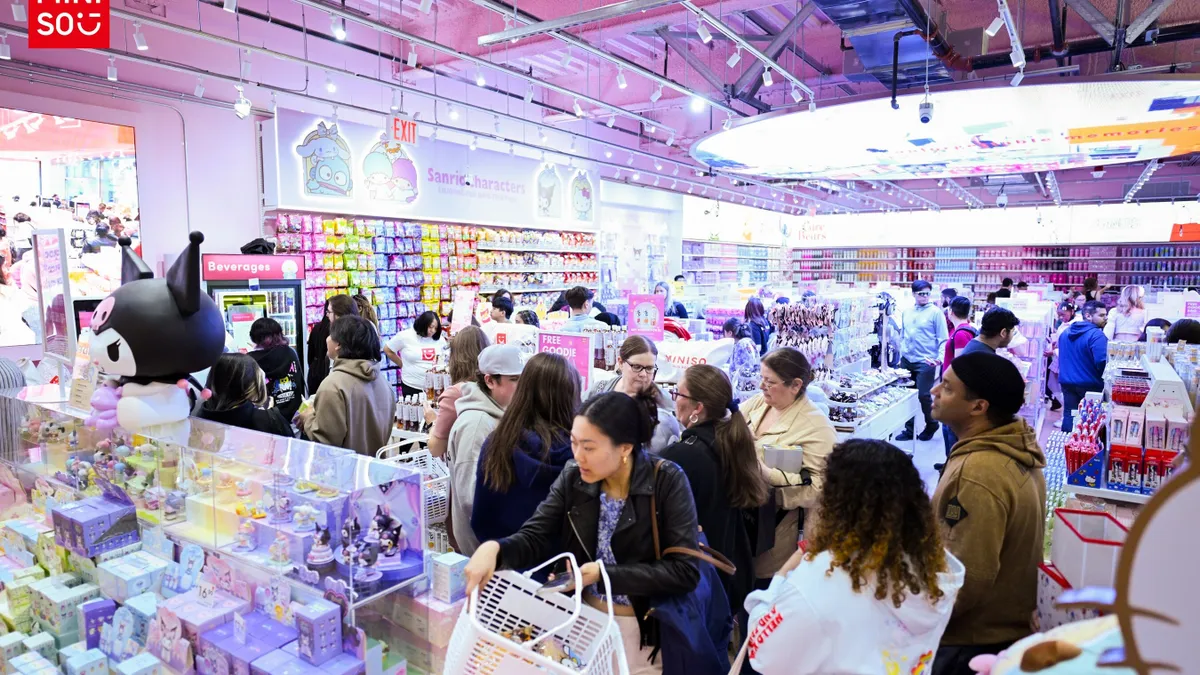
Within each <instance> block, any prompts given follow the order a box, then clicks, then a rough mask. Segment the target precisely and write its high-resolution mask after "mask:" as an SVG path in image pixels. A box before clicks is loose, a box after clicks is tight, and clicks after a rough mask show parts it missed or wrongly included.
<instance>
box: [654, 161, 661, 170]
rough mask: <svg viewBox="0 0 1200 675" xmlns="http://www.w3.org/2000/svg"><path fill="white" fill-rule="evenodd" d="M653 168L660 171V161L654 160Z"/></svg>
mask: <svg viewBox="0 0 1200 675" xmlns="http://www.w3.org/2000/svg"><path fill="white" fill-rule="evenodd" d="M654 170H655V171H662V162H660V161H658V160H657V159H656V160H654Z"/></svg>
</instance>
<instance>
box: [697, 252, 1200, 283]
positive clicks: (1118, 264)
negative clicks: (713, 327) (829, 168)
mask: <svg viewBox="0 0 1200 675" xmlns="http://www.w3.org/2000/svg"><path fill="white" fill-rule="evenodd" d="M685 260H686V256H685ZM791 269H792V274H793V279H794V280H796V281H801V282H803V281H818V280H821V279H833V280H836V281H843V282H893V283H906V282H911V281H915V280H916V279H918V278H921V279H929V280H930V281H932V282H934V283H936V284H955V285H957V286H966V287H975V286H978V287H980V288H981V289H982V288H995V287H998V286H999V285H1000V282H1001V280H1002V279H1003V278H1004V277H1012V278H1013V279H1014V280H1016V281H1027V282H1029V283H1043V284H1054V285H1055V286H1058V287H1061V288H1062V289H1066V288H1071V287H1078V286H1080V285H1082V284H1083V282H1084V280H1085V279H1086V278H1088V277H1090V276H1095V277H1096V278H1097V280H1098V281H1099V282H1100V284H1102V285H1103V284H1113V285H1125V284H1142V285H1149V286H1155V287H1167V288H1186V287H1188V286H1196V285H1200V244H1186V243H1180V244H1122V245H1094V246H999V247H983V248H977V247H937V248H909V247H893V248H826V249H809V248H797V249H793V250H792V260H791Z"/></svg>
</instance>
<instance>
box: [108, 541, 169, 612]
mask: <svg viewBox="0 0 1200 675" xmlns="http://www.w3.org/2000/svg"><path fill="white" fill-rule="evenodd" d="M166 570H167V562H166V561H164V560H163V559H162V558H159V557H157V556H154V555H151V554H149V553H147V552H146V551H138V552H136V553H130V554H129V555H126V556H123V557H120V558H117V559H116V560H110V561H108V562H106V563H102V564H101V565H100V567H99V568H98V570H97V577H98V578H99V580H100V590H102V591H104V594H105V595H107V596H108V597H110V598H112V599H114V600H116V601H117V602H120V603H125V601H127V600H128V599H129V598H132V597H133V596H135V595H141V594H142V593H147V592H154V593H157V592H158V590H159V587H160V585H161V584H162V578H163V573H164V572H166Z"/></svg>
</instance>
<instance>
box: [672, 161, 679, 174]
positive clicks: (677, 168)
mask: <svg viewBox="0 0 1200 675" xmlns="http://www.w3.org/2000/svg"><path fill="white" fill-rule="evenodd" d="M671 175H672V176H678V175H679V165H678V164H676V165H675V170H674V171H672V172H671Z"/></svg>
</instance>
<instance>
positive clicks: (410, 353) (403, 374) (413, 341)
mask: <svg viewBox="0 0 1200 675" xmlns="http://www.w3.org/2000/svg"><path fill="white" fill-rule="evenodd" d="M445 348H446V341H445V340H443V339H442V320H441V319H439V318H438V315H437V314H436V313H434V312H424V313H423V314H421V316H418V317H417V320H416V321H414V322H413V326H412V329H411V330H402V331H400V332H399V333H396V334H395V335H394V336H392V339H390V340H388V341H387V344H386V345H384V347H383V353H384V354H385V355H386V356H387V357H388V360H389V361H391V362H392V363H394V364H396V365H397V366H400V390H401V392H402V393H403V394H404V395H405V396H412V395H414V394H420V393H423V392H424V391H425V375H427V374H428V373H429V371H430V370H432V369H433V367H434V366H435V365H437V360H438V355H439V354H441V352H442V351H443V350H444V349H445Z"/></svg>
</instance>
